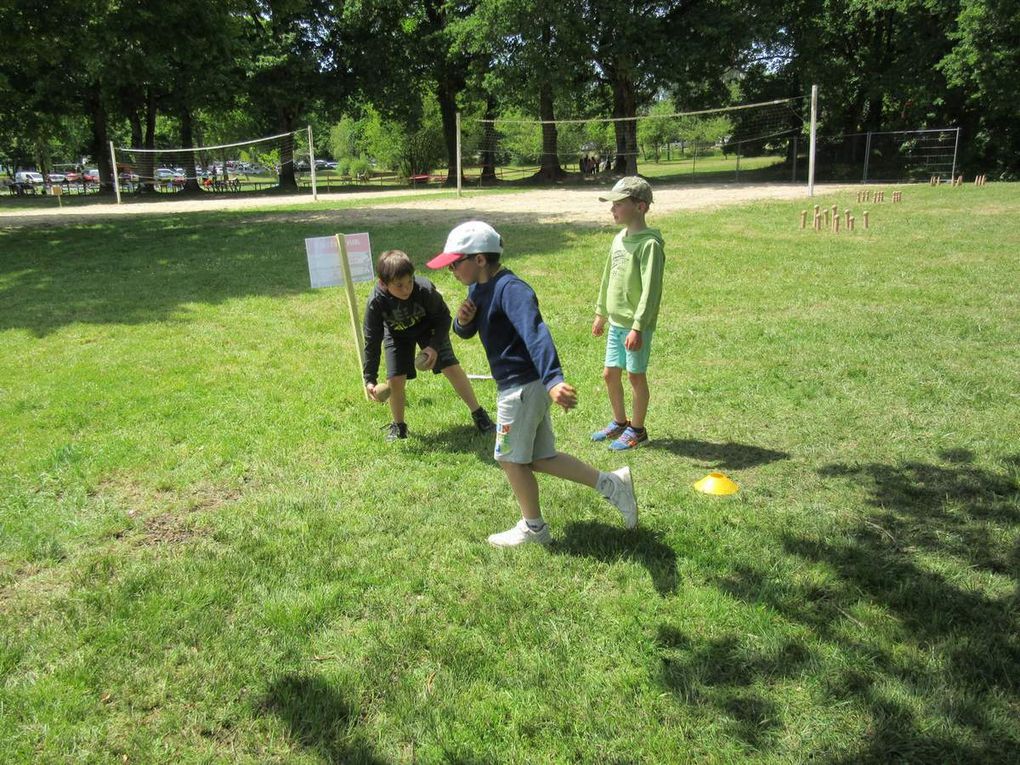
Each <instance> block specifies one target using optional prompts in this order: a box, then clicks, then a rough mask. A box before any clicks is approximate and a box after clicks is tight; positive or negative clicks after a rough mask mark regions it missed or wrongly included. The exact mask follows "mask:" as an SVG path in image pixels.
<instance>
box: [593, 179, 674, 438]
mask: <svg viewBox="0 0 1020 765" xmlns="http://www.w3.org/2000/svg"><path fill="white" fill-rule="evenodd" d="M599 201H601V202H612V203H613V206H612V214H613V221H614V222H615V223H617V224H618V225H622V226H623V227H624V228H623V229H621V230H620V232H619V233H618V234H617V235H616V237H615V238H614V239H613V243H612V245H611V246H610V248H609V257H608V258H607V260H606V265H605V268H604V269H603V272H602V283H601V284H600V285H599V293H598V298H597V299H596V301H595V320H594V322H593V323H592V327H591V333H592V335H594V336H595V337H601V336H602V334H603V333H604V332H606V322H607V321H608V323H609V331H608V333H606V360H605V368H604V369H603V371H602V379H603V380H605V383H606V391H607V392H608V394H609V405H610V407H611V408H612V410H613V419H612V420H611V421H610V422H609V424H608V425H607V426H606V427H604V428H603V429H602V430H599V431H596V432H595V433H593V434H592V436H591V440H592V441H609V442H610V444H609V448H610V449H613V450H616V451H623V450H625V449H634V448H636V447H638V446H643V445H644V444H647V443H648V431H647V430H646V429H645V416H646V415H647V413H648V399H649V393H648V377H647V372H648V360H649V357H650V356H651V352H652V335H653V334H654V332H655V324H656V321H657V320H658V317H659V303H660V301H661V298H662V275H663V270H664V266H665V257H666V256H665V253H664V251H663V241H662V234H660V233H659V231H657V230H656V229H652V228H648V226H647V225H646V223H645V215H646V214H647V213H648V207H649V205H651V203H652V187H651V186H649V185H648V181H646V180H645V179H644V178H639V177H637V176H627V177H625V178H621V179H620V180H619V181H617V183H616V185H615V186H613V189H612V191H610V192H608V193H606V194H603V195H602V196H600V197H599ZM624 369H626V370H627V376H628V378H629V379H630V387H631V392H632V404H631V406H632V407H633V411H632V415H631V417H630V418H629V419H628V417H627V410H626V407H625V406H624V400H623V370H624Z"/></svg>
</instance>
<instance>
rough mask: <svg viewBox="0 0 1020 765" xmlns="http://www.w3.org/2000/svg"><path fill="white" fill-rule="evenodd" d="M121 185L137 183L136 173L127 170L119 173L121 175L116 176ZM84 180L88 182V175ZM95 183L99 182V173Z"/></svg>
mask: <svg viewBox="0 0 1020 765" xmlns="http://www.w3.org/2000/svg"><path fill="white" fill-rule="evenodd" d="M117 178H118V179H119V180H120V182H121V183H138V173H132V172H131V171H129V170H123V171H121V174H120V175H118V176H117ZM85 179H86V180H88V174H86V175H85ZM95 181H96V183H98V182H99V173H96V178H95Z"/></svg>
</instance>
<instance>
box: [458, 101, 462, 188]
mask: <svg viewBox="0 0 1020 765" xmlns="http://www.w3.org/2000/svg"><path fill="white" fill-rule="evenodd" d="M461 167H462V165H461V157H460V112H457V196H458V197H460V196H463V193H462V189H461V178H462V173H461Z"/></svg>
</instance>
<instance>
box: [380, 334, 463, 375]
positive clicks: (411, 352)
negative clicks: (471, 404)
mask: <svg viewBox="0 0 1020 765" xmlns="http://www.w3.org/2000/svg"><path fill="white" fill-rule="evenodd" d="M430 337H431V334H428V335H421V336H419V337H418V338H416V339H415V340H402V339H396V338H393V337H386V338H384V339H383V353H384V354H385V355H386V379H387V380H388V379H389V378H391V377H400V376H401V375H407V379H408V380H413V379H414V378H415V377H417V376H418V370H417V369H415V368H414V357H415V356H417V355H418V349H419V348H424V347H425V343H427V342H428V340H429V338H430ZM436 353H437V354H438V356H437V357H436V364H435V366H434V367H432V374H434V375H437V374H439V373H440V372H442V371H443V370H444V369H446V368H447V367H452V366H453V365H454V364H459V363H460V362H459V361H457V357H456V356H454V355H453V345H451V344H450V338H446V340H445V342H441V343H439V345H438V347H437V348H436Z"/></svg>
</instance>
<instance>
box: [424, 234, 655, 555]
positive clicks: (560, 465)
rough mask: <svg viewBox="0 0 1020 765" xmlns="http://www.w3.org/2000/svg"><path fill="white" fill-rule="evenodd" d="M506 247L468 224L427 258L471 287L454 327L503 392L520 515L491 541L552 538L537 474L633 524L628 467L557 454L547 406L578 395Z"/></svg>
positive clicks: (505, 446)
mask: <svg viewBox="0 0 1020 765" xmlns="http://www.w3.org/2000/svg"><path fill="white" fill-rule="evenodd" d="M502 252H503V239H502V237H500V235H499V234H498V233H497V232H496V231H495V229H493V228H492V226H490V225H489V224H487V223H483V222H482V221H469V222H468V223H463V224H461V225H459V226H457V227H456V228H454V229H453V230H452V231H451V232H450V235H449V237H447V240H446V247H445V248H444V249H443V252H441V253H440V254H439V255H437V256H436V257H434V258H433V259H432V260H430V261H429V262H428V267H429V268H433V269H438V268H444V267H447V268H449V269H450V270H451V271H452V272H453V274H454V276H455V277H456V278H457V280H458V281H460V282H461V283H462V284H465V285H468V287H469V289H468V296H467V299H466V300H465V301H464V302H463V303H461V305H460V307H459V308H458V310H457V315H456V317H455V318H454V321H453V331H454V332H455V333H457V335H459V336H460V337H463V338H465V339H467V338H471V337H473V336H474V335H475V334H476V333H477V334H478V335H479V337H480V338H481V341H482V346H483V347H484V348H485V355H486V357H487V358H488V360H489V367H490V369H491V370H492V376H493V379H494V380H495V381H496V387H497V389H498V391H499V392H498V395H497V422H496V448H495V454H494V456H495V459H496V461H497V462H499V464H500V467H502V468H503V472H504V473H506V477H507V480H508V481H509V482H510V488H511V489H512V490H513V492H514V496H515V497H516V498H517V502H518V504H519V505H520V508H521V516H522V518H521V520H520V521H519V522H518V523H517V524H516V525H515V526H513V527H512V528H510V529H508V530H507V531H503V532H501V533H498V534H492V535H491V536H490V537H489V543H490V544H492V545H494V546H496V547H515V546H517V545H521V544H528V543H538V544H548V543H549V542H550V541H551V536H550V534H549V527H548V526H547V525H546V522H545V520H544V519H543V518H542V512H541V509H540V506H539V492H538V481H537V479H536V478H535V473H548V474H549V475H552V476H556V477H557V478H565V479H566V480H568V481H573V482H575V483H581V484H584V485H585V486H590V487H592V488H593V489H596V490H597V491H598V492H599V493H600V494H601V495H602V496H603V497H605V498H606V499H608V500H609V501H610V502H611V503H612V504H613V505H615V506H616V508H617V509H618V510H619V511H620V514H621V515H622V516H623V521H624V525H625V526H626V527H627V528H629V529H631V528H634V527H635V526H637V522H638V511H637V501H636V500H635V498H634V487H633V484H632V483H631V476H630V468H627V467H622V468H620V469H618V470H614V471H612V472H609V473H604V472H601V471H599V470H597V469H596V468H594V467H592V466H591V465H588V464H586V463H584V462H581V461H580V460H579V459H577V458H575V457H572V456H571V455H569V454H564V453H563V452H558V451H556V439H555V437H554V436H553V431H552V419H551V418H550V416H549V410H550V406H551V404H552V403H555V404H557V405H558V406H560V407H562V408H563V409H564V410H569V409H573V408H574V407H575V406H576V405H577V392H576V391H575V390H574V388H573V387H572V386H571V385H569V384H567V382H566V381H565V380H564V378H563V369H562V367H561V366H560V359H559V355H558V354H557V353H556V346H555V345H554V344H553V339H552V335H551V334H550V332H549V328H548V327H547V326H546V324H545V321H543V319H542V314H541V312H540V311H539V308H538V299H537V298H536V296H535V292H534V290H533V289H532V288H531V287H530V286H529V285H528V284H527V282H525V281H524V280H522V279H521V278H520V277H518V276H517V275H515V274H514V273H513V272H512V271H510V270H508V269H506V268H504V267H503V266H502V264H501V263H500V256H501V255H502Z"/></svg>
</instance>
